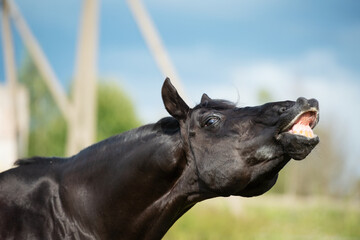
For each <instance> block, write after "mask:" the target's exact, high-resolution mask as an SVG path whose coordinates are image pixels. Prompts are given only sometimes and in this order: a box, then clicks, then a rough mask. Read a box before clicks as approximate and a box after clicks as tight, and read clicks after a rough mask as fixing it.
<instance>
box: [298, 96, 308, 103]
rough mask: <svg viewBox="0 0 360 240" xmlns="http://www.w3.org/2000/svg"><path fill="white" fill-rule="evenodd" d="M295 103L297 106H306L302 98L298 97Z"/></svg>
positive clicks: (306, 101) (305, 101)
mask: <svg viewBox="0 0 360 240" xmlns="http://www.w3.org/2000/svg"><path fill="white" fill-rule="evenodd" d="M296 103H297V104H300V105H306V104H308V100H307V99H306V98H304V97H299V98H298V99H297V100H296Z"/></svg>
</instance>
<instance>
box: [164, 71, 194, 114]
mask: <svg viewBox="0 0 360 240" xmlns="http://www.w3.org/2000/svg"><path fill="white" fill-rule="evenodd" d="M161 95H162V99H163V102H164V105H165V108H166V110H167V111H168V113H169V114H170V115H171V116H173V117H174V118H176V119H177V120H184V119H186V117H187V114H188V112H189V110H190V108H189V106H188V105H187V104H186V103H185V102H184V100H183V99H182V98H181V97H180V95H179V94H178V92H177V91H176V88H175V87H174V86H173V85H172V84H171V81H170V79H169V78H166V79H165V82H164V84H163V86H162V89H161Z"/></svg>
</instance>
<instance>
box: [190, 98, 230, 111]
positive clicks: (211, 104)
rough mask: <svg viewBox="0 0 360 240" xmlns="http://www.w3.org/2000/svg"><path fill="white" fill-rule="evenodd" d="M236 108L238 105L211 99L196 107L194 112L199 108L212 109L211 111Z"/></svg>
mask: <svg viewBox="0 0 360 240" xmlns="http://www.w3.org/2000/svg"><path fill="white" fill-rule="evenodd" d="M235 107H236V103H233V102H231V101H227V100H224V99H211V100H210V101H204V102H201V103H199V104H198V105H196V106H195V107H194V110H196V109H199V108H211V109H218V110H222V109H232V108H235Z"/></svg>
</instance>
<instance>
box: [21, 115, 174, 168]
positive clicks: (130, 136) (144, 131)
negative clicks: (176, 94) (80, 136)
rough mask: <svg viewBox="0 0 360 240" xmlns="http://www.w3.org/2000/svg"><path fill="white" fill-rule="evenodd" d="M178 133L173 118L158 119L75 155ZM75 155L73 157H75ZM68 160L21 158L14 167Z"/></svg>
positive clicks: (57, 158)
mask: <svg viewBox="0 0 360 240" xmlns="http://www.w3.org/2000/svg"><path fill="white" fill-rule="evenodd" d="M178 131H179V122H178V121H177V120H176V119H175V118H173V117H166V118H162V119H160V120H159V121H158V122H157V123H155V124H148V125H144V126H141V127H139V128H135V129H132V130H129V131H127V132H123V133H120V134H117V135H114V136H111V137H109V138H106V139H104V140H102V141H100V142H98V143H95V144H93V145H90V146H89V147H86V148H84V149H83V150H81V151H80V152H79V153H78V154H77V155H79V156H80V155H84V154H92V153H93V152H94V151H96V150H97V149H99V148H102V147H104V146H106V145H108V146H110V145H111V144H119V143H120V144H121V143H123V144H125V143H126V142H132V141H134V140H137V139H139V138H141V137H144V136H146V135H151V134H152V133H156V132H162V133H163V134H166V135H173V134H175V133H177V132H178ZM77 155H75V156H77ZM75 156H74V157H75ZM67 159H69V158H61V157H39V156H35V157H30V158H23V159H19V160H17V161H16V162H15V163H14V165H15V166H25V165H30V164H31V165H34V164H39V165H40V164H53V163H60V162H65V161H66V160H67Z"/></svg>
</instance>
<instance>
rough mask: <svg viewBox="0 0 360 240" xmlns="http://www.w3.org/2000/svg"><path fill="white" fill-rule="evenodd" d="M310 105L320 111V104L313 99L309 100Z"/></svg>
mask: <svg viewBox="0 0 360 240" xmlns="http://www.w3.org/2000/svg"><path fill="white" fill-rule="evenodd" d="M309 104H310V106H311V107H315V108H316V109H319V102H318V101H317V100H316V99H314V98H312V99H309Z"/></svg>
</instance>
